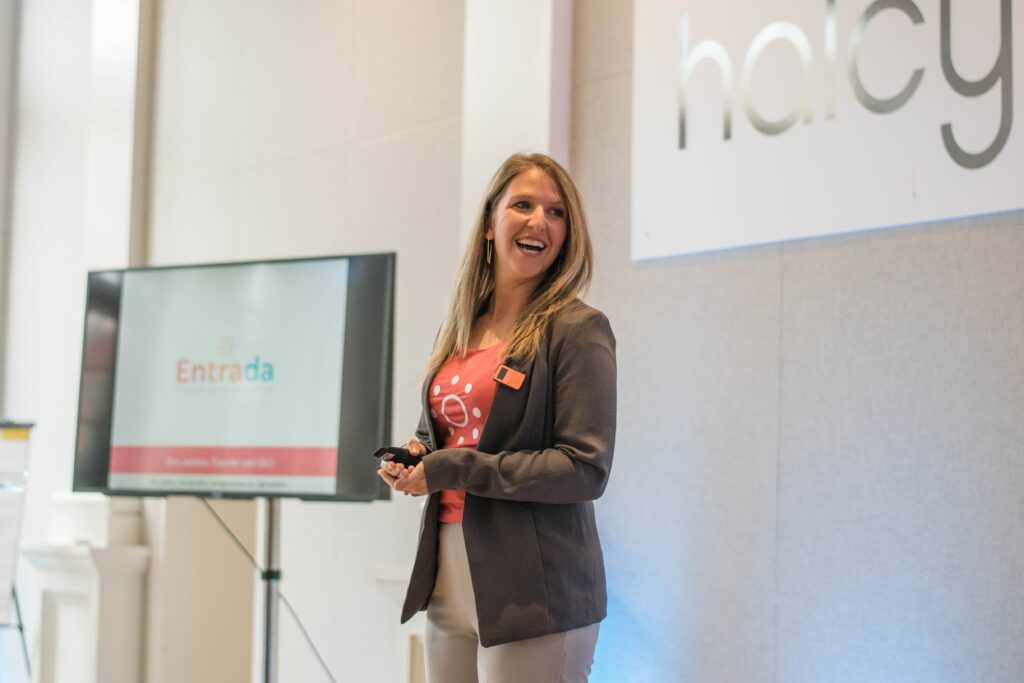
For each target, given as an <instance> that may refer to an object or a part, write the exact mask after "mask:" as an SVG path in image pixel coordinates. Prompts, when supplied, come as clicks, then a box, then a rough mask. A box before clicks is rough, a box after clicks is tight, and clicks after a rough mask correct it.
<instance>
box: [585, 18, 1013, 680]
mask: <svg viewBox="0 0 1024 683" xmlns="http://www.w3.org/2000/svg"><path fill="white" fill-rule="evenodd" d="M575 7H576V18H575V22H576V25H575V46H574V50H575V52H574V60H575V61H574V93H573V139H572V146H573V147H572V149H573V151H572V169H571V170H572V172H573V173H574V175H575V177H576V179H577V181H578V182H579V185H580V189H581V191H582V193H583V197H584V200H585V202H586V205H587V209H588V214H589V217H590V222H591V229H592V231H593V233H594V238H595V242H596V247H597V278H596V284H595V287H594V290H593V293H592V296H591V297H590V299H591V302H592V303H593V304H595V305H597V306H598V307H600V308H602V309H603V310H605V311H606V312H607V314H608V315H609V317H610V319H611V321H612V324H613V326H614V328H615V330H616V333H617V335H618V339H619V373H620V374H619V396H620V412H619V438H618V447H617V452H616V464H615V468H614V472H613V476H612V480H611V484H610V486H609V488H608V492H607V493H606V495H605V497H604V498H603V499H602V500H601V501H600V504H599V517H600V523H601V529H602V538H603V541H604V544H605V549H606V555H607V562H608V570H609V580H610V592H611V604H610V617H609V619H608V620H607V621H606V622H605V625H604V627H603V630H602V636H601V642H600V644H599V646H598V653H597V661H596V663H595V676H594V678H595V680H600V681H627V680H630V681H676V680H679V681H696V682H700V683H729V682H737V683H750V682H759V681H778V682H784V683H836V682H847V681H850V682H854V681H856V682H861V681H863V682H865V683H869V682H870V683H879V682H889V681H897V682H900V683H908V682H921V683H925V682H927V683H946V682H953V681H956V682H962V683H978V682H981V681H985V682H991V683H1019V681H1021V680H1024V646H1022V643H1024V535H1022V534H1021V533H1020V531H1019V529H1018V525H1019V522H1020V521H1021V520H1024V426H1022V419H1021V418H1022V416H1024V268H1022V267H1021V264H1022V263H1024V213H1021V212H1015V213H1010V214H1002V215H996V216H988V217H980V218H974V219H965V220H958V221H951V222H946V223H942V224H932V225H922V226H914V227H909V228H900V229H893V230H884V231H876V232H866V233H860V234H854V235H847V236H841V237H831V238H825V239H816V240H807V241H801V242H790V243H786V244H781V245H769V246H764V247H754V248H747V249H738V250H733V251H728V252H722V253H715V254H708V255H698V256H689V257H684V258H674V259H665V260H660V261H654V262H644V263H634V262H631V260H630V258H629V230H630V203H629V202H630V199H629V187H630V125H631V124H630V106H631V104H630V102H631V87H632V86H631V76H630V70H631V54H632V13H631V11H632V10H631V7H632V3H629V2H625V1H624V0H587V1H586V2H577V3H576V5H575ZM1014 134H1021V132H1020V131H1014ZM679 202H680V211H681V212H682V211H684V210H685V202H686V188H680V192H679ZM700 227H702V226H694V229H699V228H700Z"/></svg>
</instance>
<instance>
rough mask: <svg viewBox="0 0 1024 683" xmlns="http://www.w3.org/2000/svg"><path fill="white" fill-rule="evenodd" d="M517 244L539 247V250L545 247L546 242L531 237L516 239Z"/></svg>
mask: <svg viewBox="0 0 1024 683" xmlns="http://www.w3.org/2000/svg"><path fill="white" fill-rule="evenodd" d="M516 244H518V245H519V246H521V247H533V248H535V249H538V250H539V249H543V248H544V243H543V242H541V241H539V240H531V239H522V240H516Z"/></svg>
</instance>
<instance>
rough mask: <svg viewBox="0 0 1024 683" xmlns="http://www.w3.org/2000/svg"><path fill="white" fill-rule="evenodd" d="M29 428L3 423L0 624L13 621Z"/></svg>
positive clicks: (0, 424) (0, 450)
mask: <svg viewBox="0 0 1024 683" xmlns="http://www.w3.org/2000/svg"><path fill="white" fill-rule="evenodd" d="M30 430H31V425H27V424H14V423H9V422H0V624H8V623H11V622H12V621H13V615H12V614H11V591H12V589H13V588H14V580H15V575H16V573H17V571H18V546H19V540H20V538H21V513H22V510H23V509H24V506H25V485H26V483H27V481H28V446H29V433H30Z"/></svg>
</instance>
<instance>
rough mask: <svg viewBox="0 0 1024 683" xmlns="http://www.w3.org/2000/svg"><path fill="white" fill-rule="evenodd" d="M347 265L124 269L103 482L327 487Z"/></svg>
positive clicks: (317, 490) (296, 490)
mask: <svg viewBox="0 0 1024 683" xmlns="http://www.w3.org/2000/svg"><path fill="white" fill-rule="evenodd" d="M348 266H349V263H348V261H347V260H343V259H342V260H336V259H335V260H325V261H322V262H316V261H314V262H302V263H263V264H252V265H249V266H246V267H237V266H210V267H206V268H197V269H169V270H165V271H161V270H153V271H147V272H144V273H138V272H132V271H128V272H127V273H126V274H125V279H124V287H123V291H122V298H121V313H120V327H119V332H118V340H117V361H116V366H117V368H116V373H115V376H116V382H115V385H114V401H113V415H112V423H111V430H112V433H111V451H110V474H109V480H108V482H107V484H108V486H109V488H110V489H111V490H125V491H179V490H180V491H195V490H208V491H212V492H223V493H233V492H240V491H246V492H257V495H261V494H260V493H259V492H261V491H262V492H266V494H267V495H275V494H319V495H333V494H334V493H335V489H336V483H337V462H338V426H339V420H340V414H341V401H342V396H341V376H342V359H343V357H344V340H345V314H346V310H345V306H346V297H347V290H348V270H349V268H348Z"/></svg>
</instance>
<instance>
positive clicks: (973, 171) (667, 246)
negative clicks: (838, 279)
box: [632, 0, 1024, 259]
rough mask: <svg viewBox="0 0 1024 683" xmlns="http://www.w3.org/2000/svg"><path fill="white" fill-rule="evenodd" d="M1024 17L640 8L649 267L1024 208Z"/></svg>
mask: <svg viewBox="0 0 1024 683" xmlns="http://www.w3.org/2000/svg"><path fill="white" fill-rule="evenodd" d="M1014 9H1016V10H1017V12H1018V15H1021V14H1024V7H1021V3H1020V1H1019V0H874V1H872V0H763V1H759V2H750V0H636V3H635V14H634V17H635V24H634V27H635V35H634V59H633V159H632V169H633V170H632V207H633V209H632V211H633V216H632V254H633V258H634V259H650V258H657V257H663V256H671V255H677V254H687V253H695V252H702V251H710V250H716V249H724V248H729V247H737V246H743V245H751V244H761V243H767V242H776V241H782V240H791V239H799V238H804V237H811V236H817V235H828V234H835V233H842V232H849V231H855V230H864V229H870V228H880V227H886V226H894V225H905V224H909V223H918V222H923V221H934V220H939V219H944V218H953V217H959V216H967V215H974V214H979V213H992V212H999V211H1006V210H1011V209H1019V208H1022V207H1024V133H1022V132H1021V131H1020V130H1019V129H1020V123H1018V125H1016V126H1014V112H1015V111H1016V112H1020V111H1022V104H1024V103H1022V101H1021V98H1022V97H1024V95H1022V90H1024V88H1021V87H1020V86H1021V82H1020V79H1021V75H1022V73H1024V63H1022V62H1024V56H1022V55H1024V49H1021V48H1022V47H1024V46H1022V45H1021V37H1022V36H1021V34H1022V32H1024V22H1022V21H1021V19H1022V18H1024V16H1016V17H1013V16H1012V12H1013V10H1014ZM1014 19H1016V21H1014ZM1015 44H1016V47H1017V49H1016V50H1014V49H1013V47H1014V45H1015Z"/></svg>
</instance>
